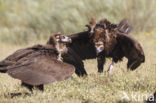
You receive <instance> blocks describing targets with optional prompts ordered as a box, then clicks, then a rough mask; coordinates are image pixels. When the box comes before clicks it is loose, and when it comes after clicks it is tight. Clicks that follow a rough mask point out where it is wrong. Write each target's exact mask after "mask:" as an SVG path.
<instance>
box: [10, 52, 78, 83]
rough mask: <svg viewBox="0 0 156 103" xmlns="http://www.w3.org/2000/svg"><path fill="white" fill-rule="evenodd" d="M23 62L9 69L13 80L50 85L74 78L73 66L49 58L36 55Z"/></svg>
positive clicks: (24, 59)
mask: <svg viewBox="0 0 156 103" xmlns="http://www.w3.org/2000/svg"><path fill="white" fill-rule="evenodd" d="M22 61H23V62H19V63H16V64H15V65H13V66H11V67H9V69H8V72H7V73H8V74H9V75H10V76H12V77H13V78H17V79H20V80H21V81H23V82H25V83H27V84H31V85H40V84H49V83H52V82H54V81H62V80H65V79H67V78H69V77H71V76H72V74H73V73H74V71H75V68H74V67H73V66H72V65H69V64H66V63H63V62H60V61H57V60H53V59H51V58H50V57H49V56H45V55H38V54H37V53H34V54H33V55H31V56H30V57H28V58H23V60H22Z"/></svg>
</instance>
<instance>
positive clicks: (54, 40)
mask: <svg viewBox="0 0 156 103" xmlns="http://www.w3.org/2000/svg"><path fill="white" fill-rule="evenodd" d="M71 42H72V40H71V38H70V37H68V36H65V35H63V34H60V33H58V34H52V35H51V36H50V38H49V41H48V42H47V44H50V45H53V46H54V47H55V48H56V50H57V51H58V53H59V55H58V60H61V55H62V54H64V53H67V51H68V49H67V47H66V45H67V44H69V43H71Z"/></svg>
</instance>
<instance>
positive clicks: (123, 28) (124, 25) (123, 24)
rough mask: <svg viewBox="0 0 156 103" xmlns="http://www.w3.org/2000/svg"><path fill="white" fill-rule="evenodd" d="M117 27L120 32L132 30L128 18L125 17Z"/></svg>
mask: <svg viewBox="0 0 156 103" xmlns="http://www.w3.org/2000/svg"><path fill="white" fill-rule="evenodd" d="M117 29H118V30H119V32H121V33H125V34H128V33H129V32H131V30H132V27H131V26H130V25H129V24H128V23H127V20H126V19H123V20H122V21H121V22H120V23H119V24H118V26H117Z"/></svg>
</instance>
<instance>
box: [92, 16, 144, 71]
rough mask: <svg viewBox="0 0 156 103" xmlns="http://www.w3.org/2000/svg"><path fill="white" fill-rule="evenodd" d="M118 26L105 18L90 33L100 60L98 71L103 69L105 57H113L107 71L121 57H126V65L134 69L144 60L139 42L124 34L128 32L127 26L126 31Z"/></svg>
mask: <svg viewBox="0 0 156 103" xmlns="http://www.w3.org/2000/svg"><path fill="white" fill-rule="evenodd" d="M123 22H125V21H122V22H121V24H122V23H123ZM101 24H102V25H101ZM123 24H125V23H123ZM112 26H113V27H112ZM118 26H120V27H118ZM118 26H117V27H115V26H114V25H113V24H111V23H110V22H109V21H107V20H106V19H105V20H104V21H103V23H100V24H98V25H96V26H95V28H94V33H93V34H92V35H91V36H92V37H93V42H94V44H95V48H96V52H97V55H98V61H99V62H101V63H100V64H99V66H100V67H99V69H101V70H99V71H100V72H102V71H103V68H102V67H103V64H104V63H105V58H106V57H111V58H113V59H112V63H111V65H110V67H109V70H108V71H109V72H110V71H111V70H112V69H113V64H114V63H117V62H118V61H121V60H122V58H123V57H126V58H127V59H128V63H127V67H128V68H130V69H131V70H135V69H136V68H137V67H138V66H140V64H141V63H143V62H144V61H145V55H144V52H143V49H142V47H141V45H140V43H139V42H138V41H137V40H135V39H134V38H132V37H131V36H130V35H127V34H126V33H128V32H129V28H127V27H128V26H127V25H125V26H126V28H127V29H124V30H125V32H126V33H123V32H121V31H120V29H119V28H121V29H122V26H121V25H120V24H119V25H118Z"/></svg>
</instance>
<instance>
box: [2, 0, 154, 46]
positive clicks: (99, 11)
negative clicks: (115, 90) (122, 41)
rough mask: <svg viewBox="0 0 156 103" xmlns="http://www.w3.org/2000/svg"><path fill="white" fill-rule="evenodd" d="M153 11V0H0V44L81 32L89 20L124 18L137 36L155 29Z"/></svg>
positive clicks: (27, 41) (25, 41) (25, 42)
mask: <svg viewBox="0 0 156 103" xmlns="http://www.w3.org/2000/svg"><path fill="white" fill-rule="evenodd" d="M155 10H156V0H0V42H3V43H11V44H16V45H17V44H27V43H29V42H31V41H34V40H41V39H47V38H48V37H49V35H50V33H57V32H62V33H65V34H71V33H76V32H81V31H83V30H85V29H86V28H85V24H87V23H88V21H89V19H90V18H91V17H95V18H96V19H97V20H100V19H103V18H107V19H108V20H110V21H111V22H112V23H119V22H120V20H122V19H123V18H127V19H128V22H129V24H131V25H132V27H133V33H134V34H138V32H146V31H151V30H152V29H153V28H155V27H156V18H155V17H156V12H155ZM154 34H155V33H154ZM147 35H150V34H147Z"/></svg>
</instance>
